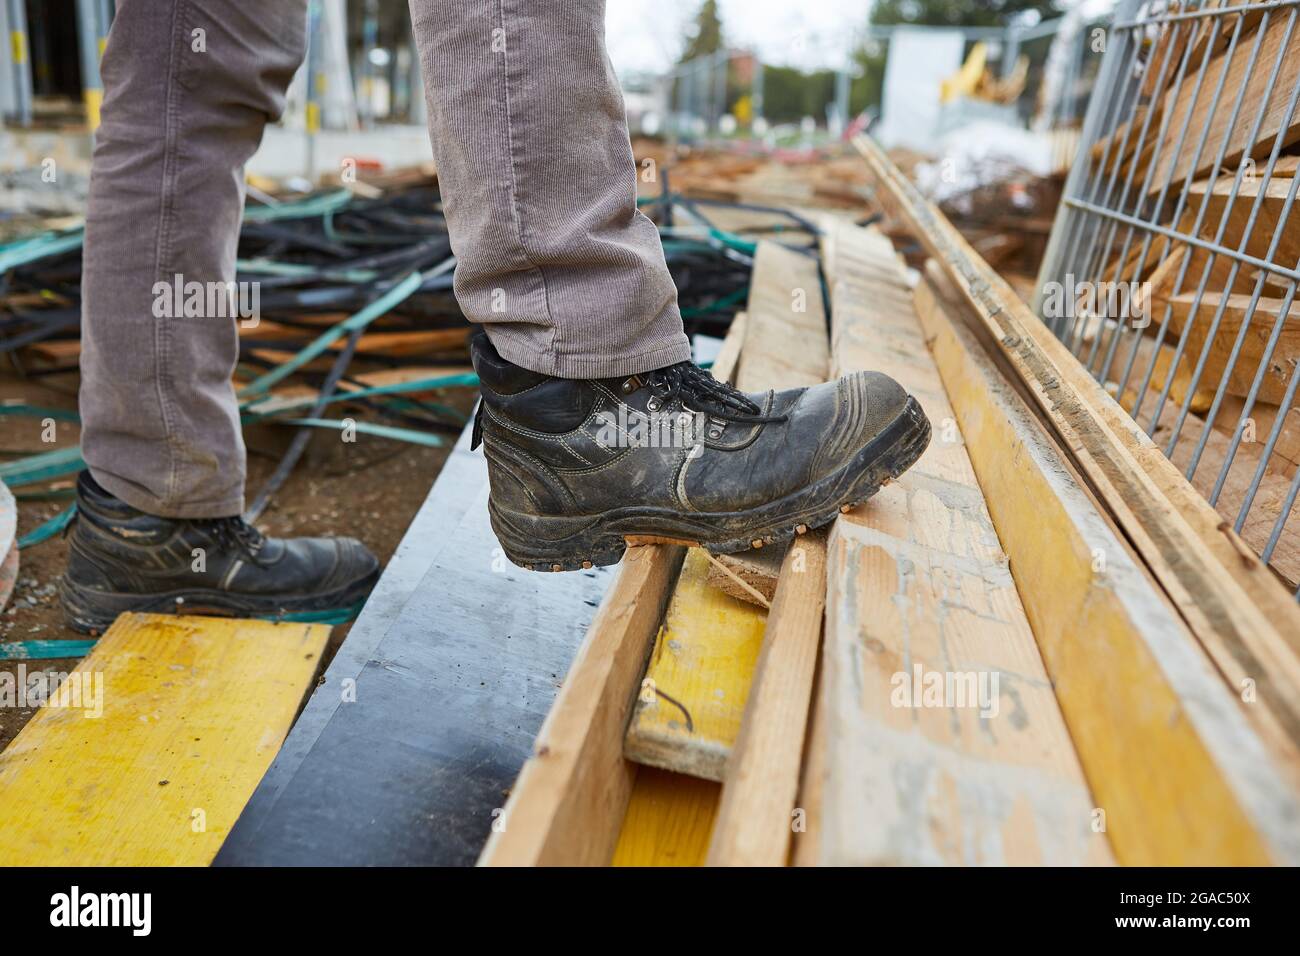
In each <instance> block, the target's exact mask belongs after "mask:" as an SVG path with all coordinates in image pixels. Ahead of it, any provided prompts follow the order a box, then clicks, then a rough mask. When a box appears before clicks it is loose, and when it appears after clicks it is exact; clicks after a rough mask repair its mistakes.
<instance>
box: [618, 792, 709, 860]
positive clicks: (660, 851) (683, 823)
mask: <svg viewBox="0 0 1300 956" xmlns="http://www.w3.org/2000/svg"><path fill="white" fill-rule="evenodd" d="M721 789H722V788H721V787H720V786H719V785H718V784H716V783H713V782H712V781H710V780H700V779H698V778H696V777H688V776H685V775H683V774H677V773H670V772H669V771H667V770H660V769H658V768H656V767H638V768H637V771H636V786H635V787H634V788H633V790H632V799H631V800H630V801H629V802H628V807H627V816H626V817H625V818H624V820H623V830H622V832H621V833H620V834H619V838H618V846H617V847H616V848H615V849H614V860H613V865H614V866H703V865H704V860H705V856H706V855H707V853H708V850H709V834H710V833H711V832H712V830H713V818H714V817H715V816H716V814H717V811H718V794H719V792H720V791H721Z"/></svg>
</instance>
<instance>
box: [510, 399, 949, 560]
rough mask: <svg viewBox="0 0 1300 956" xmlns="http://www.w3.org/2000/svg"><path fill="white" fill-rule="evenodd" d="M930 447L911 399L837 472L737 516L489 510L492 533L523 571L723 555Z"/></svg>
mask: <svg viewBox="0 0 1300 956" xmlns="http://www.w3.org/2000/svg"><path fill="white" fill-rule="evenodd" d="M929 444H930V421H929V419H928V418H926V417H925V412H923V411H922V410H921V406H920V405H919V404H918V403H917V401H916V400H915V399H914V398H910V397H909V398H908V400H907V404H906V405H905V406H904V408H903V411H902V412H900V413H899V415H898V417H897V418H895V419H894V420H893V421H892V422H890V423H889V425H887V426H886V427H885V428H884V429H883V430H882V431H881V433H880V434H879V435H877V436H876V437H875V438H874V439H872V440H871V441H870V442H869V443H868V444H867V445H865V446H864V447H863V448H862V449H860V450H859V451H858V453H857V454H856V455H854V456H853V458H852V459H851V460H850V461H849V462H848V463H846V464H845V465H843V466H842V467H841V468H839V469H838V470H837V471H835V472H833V473H831V474H830V475H827V476H826V477H825V478H822V479H821V480H820V481H817V482H815V483H813V484H811V485H809V486H807V487H806V488H801V489H799V490H798V491H796V492H793V493H791V494H789V495H786V496H785V497H783V498H779V499H777V500H776V501H773V502H769V503H768V504H765V505H761V506H759V507H757V508H750V509H747V510H744V511H730V512H681V511H676V510H673V509H669V508H646V507H628V508H614V509H612V510H610V511H606V512H604V513H602V514H598V515H582V516H578V517H565V516H544V515H530V514H524V513H522V512H517V511H506V510H503V509H500V508H497V507H496V506H495V505H494V504H493V503H492V501H491V500H490V499H489V502H488V512H489V514H490V516H491V518H492V530H493V531H495V532H496V536H497V540H498V541H500V542H501V548H502V550H503V551H504V552H505V554H506V557H508V558H509V559H510V560H511V561H513V562H514V563H515V564H517V565H519V566H520V567H522V568H526V569H528V570H531V571H577V570H581V569H583V568H591V567H603V566H606V565H610V564H617V563H618V562H619V561H620V560H621V559H622V557H623V553H624V551H626V550H627V546H628V545H629V544H650V543H672V544H685V545H690V546H692V547H703V548H707V549H708V550H709V551H710V552H711V553H713V554H730V553H732V552H736V551H746V550H749V549H751V548H761V547H764V546H765V545H771V544H778V543H781V542H784V541H789V540H791V539H792V538H794V537H795V536H796V535H799V534H803V533H804V532H806V531H808V530H809V529H812V528H820V527H822V526H824V525H827V524H830V522H832V521H833V520H835V517H836V515H838V514H840V513H841V512H844V511H849V510H851V509H853V508H855V507H857V506H858V505H860V504H862V503H863V502H864V501H866V500H867V499H868V498H870V497H872V496H873V495H874V494H876V492H878V491H879V490H880V488H881V486H882V485H884V484H885V483H886V482H888V481H891V480H893V479H895V478H897V477H898V476H899V475H901V474H902V473H903V472H905V471H907V469H908V468H910V467H912V465H913V464H915V463H916V460H917V459H918V458H920V457H921V455H922V453H923V452H924V451H925V449H926V448H927V447H928V446H929Z"/></svg>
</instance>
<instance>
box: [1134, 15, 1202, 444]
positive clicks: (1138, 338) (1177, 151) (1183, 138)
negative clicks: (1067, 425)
mask: <svg viewBox="0 0 1300 956" xmlns="http://www.w3.org/2000/svg"><path fill="white" fill-rule="evenodd" d="M1193 39H1199V33H1198V34H1197V36H1196V37H1194V38H1193ZM1212 45H1213V44H1211V43H1210V42H1209V40H1208V38H1207V41H1206V45H1205V53H1204V55H1203V56H1202V57H1201V67H1200V70H1199V71H1198V72H1197V77H1196V86H1195V87H1194V88H1193V90H1192V99H1191V104H1190V105H1189V107H1188V118H1187V120H1185V121H1184V122H1183V125H1182V128H1181V129H1180V130H1179V132H1178V142H1177V143H1176V144H1175V145H1174V148H1173V155H1175V156H1178V155H1181V154H1182V151H1183V144H1184V143H1185V142H1187V133H1188V131H1189V129H1190V128H1191V107H1192V106H1194V105H1195V103H1196V100H1197V98H1198V97H1199V96H1200V92H1201V86H1202V85H1203V83H1204V80H1205V74H1206V72H1207V69H1208V67H1209V64H1210V49H1211V47H1212ZM1192 47H1193V44H1192V43H1188V48H1187V51H1186V56H1187V57H1188V58H1190V57H1191V55H1192V52H1193V50H1192ZM1178 89H1179V92H1180V93H1181V91H1182V81H1181V80H1180V82H1179V86H1178ZM1170 112H1172V111H1170ZM1170 119H1172V115H1166V117H1165V122H1166V123H1168V121H1169V120H1170ZM1161 142H1162V143H1163V142H1164V136H1163V134H1162V137H1161ZM1202 145H1203V144H1202ZM1198 158H1199V152H1198ZM1154 168H1155V157H1153V160H1152V164H1151V169H1152V170H1154ZM1173 169H1174V167H1171V168H1170V175H1169V176H1168V177H1167V178H1166V179H1165V181H1164V182H1163V183H1161V185H1160V195H1159V196H1158V197H1157V199H1156V202H1155V205H1154V206H1153V207H1152V210H1153V215H1159V210H1161V209H1163V208H1164V207H1165V201H1166V197H1167V196H1168V194H1169V187H1170V186H1171V185H1173V182H1174V179H1175V177H1174V175H1173ZM1190 190H1191V179H1190V178H1187V179H1184V181H1183V188H1182V189H1181V190H1180V191H1179V195H1178V202H1177V204H1176V206H1175V209H1174V213H1173V217H1172V218H1171V220H1170V221H1171V222H1173V223H1177V222H1178V221H1179V219H1180V218H1181V217H1182V214H1183V208H1184V207H1185V206H1186V204H1187V197H1188V195H1190ZM1152 235H1153V233H1152V232H1150V231H1146V233H1145V236H1146V238H1145V239H1144V242H1147V243H1149V242H1150V239H1151V237H1152ZM1164 239H1165V244H1164V247H1163V248H1162V249H1161V250H1160V255H1159V256H1158V257H1157V260H1156V261H1157V264H1159V263H1161V262H1164V261H1165V259H1167V258H1168V257H1169V254H1170V252H1169V251H1170V249H1171V248H1172V246H1173V242H1172V240H1171V239H1170V238H1169V237H1168V236H1165V237H1164ZM1145 261H1146V256H1145V252H1144V253H1143V256H1142V258H1141V259H1139V262H1138V268H1139V269H1140V268H1141V265H1142V263H1144V262H1145ZM1137 275H1138V273H1137V272H1136V271H1135V272H1134V278H1136V277H1137ZM1138 331H1139V332H1141V331H1142V330H1138ZM1143 334H1145V333H1144V332H1143ZM1163 335H1164V333H1163V331H1161V333H1160V339H1161V340H1163ZM1141 343H1142V335H1141V334H1139V335H1135V336H1134V337H1133V346H1132V348H1131V349H1130V350H1129V356H1128V359H1127V361H1126V362H1125V364H1124V375H1123V376H1122V377H1121V379H1120V381H1119V388H1118V389H1117V392H1118V394H1119V396H1120V400H1121V401H1122V400H1123V394H1124V389H1125V388H1126V387H1127V385H1128V382H1129V378H1130V377H1131V376H1132V374H1133V368H1134V366H1135V364H1136V362H1137V354H1138V346H1139V345H1141ZM1155 351H1156V352H1157V353H1158V352H1159V344H1157V346H1156V349H1155ZM1148 380H1149V372H1148ZM1145 395H1146V383H1145V382H1144V383H1143V387H1142V388H1141V389H1140V390H1138V392H1137V403H1136V404H1135V405H1134V406H1133V408H1132V409H1130V413H1131V414H1132V415H1133V416H1134V418H1135V419H1136V416H1137V413H1138V409H1140V408H1141V407H1142V400H1143V398H1144V397H1145Z"/></svg>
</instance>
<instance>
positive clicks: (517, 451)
mask: <svg viewBox="0 0 1300 956" xmlns="http://www.w3.org/2000/svg"><path fill="white" fill-rule="evenodd" d="M472 351H473V357H474V368H475V370H476V371H477V372H478V375H479V379H480V382H481V390H482V394H483V400H482V402H481V403H480V405H479V411H478V416H477V418H476V420H475V435H474V444H475V446H477V445H478V443H479V441H480V440H481V441H482V443H483V450H484V452H485V453H486V455H487V460H488V476H489V479H490V482H491V496H490V498H489V502H488V508H489V511H490V512H491V516H492V527H493V529H494V530H495V531H496V535H497V538H498V539H499V540H500V542H501V546H502V548H503V549H504V550H505V553H506V556H507V557H509V558H510V560H511V561H513V562H515V564H518V565H521V566H522V567H525V568H532V569H534V570H538V571H571V570H574V569H577V568H585V567H591V566H592V565H604V564H614V563H615V562H617V561H618V560H619V558H621V557H622V555H623V551H624V549H625V548H626V545H627V543H628V541H629V540H630V541H631V543H638V542H645V541H654V540H659V541H663V540H668V541H678V542H682V543H689V544H695V545H701V546H703V547H706V548H708V550H710V551H712V552H714V553H725V552H730V551H741V550H744V549H746V548H751V547H754V548H757V547H762V546H764V545H768V544H773V543H775V542H781V541H786V540H789V539H790V538H791V537H793V536H794V535H796V534H802V533H803V532H805V531H807V530H808V529H809V528H816V527H819V526H821V525H824V524H827V523H829V522H830V521H831V520H832V519H833V518H834V517H835V515H836V514H837V513H838V512H840V511H847V510H849V508H851V507H852V506H854V505H856V504H859V503H860V502H862V501H865V500H866V499H867V498H870V497H871V496H872V495H874V494H875V493H876V492H877V491H878V490H879V489H880V486H881V485H882V484H883V483H884V482H886V481H888V480H890V479H891V478H896V477H897V476H898V475H900V474H902V473H903V472H904V471H905V470H907V468H909V467H910V466H911V465H912V463H913V462H915V461H916V459H917V458H919V457H920V456H921V453H922V452H923V451H925V448H926V446H927V445H928V444H929V442H930V422H929V420H928V419H927V418H926V417H925V413H924V412H922V411H921V406H920V405H918V404H917V402H916V400H915V399H913V398H911V397H910V396H909V395H908V394H907V392H905V391H904V390H903V388H902V386H900V385H899V384H898V383H897V382H895V381H894V380H893V379H891V378H889V377H888V376H886V375H882V374H880V373H878V372H857V373H855V374H853V375H848V376H845V377H844V378H841V379H840V380H838V381H836V382H827V383H825V384H822V385H817V386H814V387H812V388H795V389H789V390H787V391H782V392H770V391H769V392H767V393H766V394H749V395H746V394H743V393H741V392H739V391H737V390H736V389H734V388H732V387H731V386H730V385H726V384H722V383H719V382H717V381H716V380H714V378H713V377H712V376H711V375H709V373H708V372H705V371H704V370H702V369H700V368H698V367H697V366H695V365H693V364H691V363H690V362H682V363H680V364H677V365H670V366H668V367H666V368H661V369H657V370H655V371H653V372H646V373H643V374H640V375H628V376H623V377H620V378H612V379H590V380H575V379H562V378H552V377H550V376H547V375H541V374H538V373H536V372H530V371H528V370H527V369H523V368H520V367H519V366H517V365H513V364H511V363H510V362H508V361H506V360H505V359H503V358H502V357H501V356H500V355H499V354H498V353H497V351H496V349H494V348H493V347H492V345H491V343H490V342H489V341H488V340H487V337H486V336H485V335H483V334H482V333H479V334H478V335H476V336H475V337H474V340H473V348H472Z"/></svg>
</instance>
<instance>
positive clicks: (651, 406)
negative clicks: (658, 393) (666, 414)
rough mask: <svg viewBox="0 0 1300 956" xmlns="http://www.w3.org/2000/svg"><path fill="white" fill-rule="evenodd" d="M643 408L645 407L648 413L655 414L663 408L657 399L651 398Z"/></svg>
mask: <svg viewBox="0 0 1300 956" xmlns="http://www.w3.org/2000/svg"><path fill="white" fill-rule="evenodd" d="M645 407H646V408H647V409H648V410H649V411H652V412H657V411H659V409H660V408H662V407H663V405H662V404H661V403H660V401H659V399H657V398H652V399H650V401H648V402H646V403H645Z"/></svg>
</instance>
